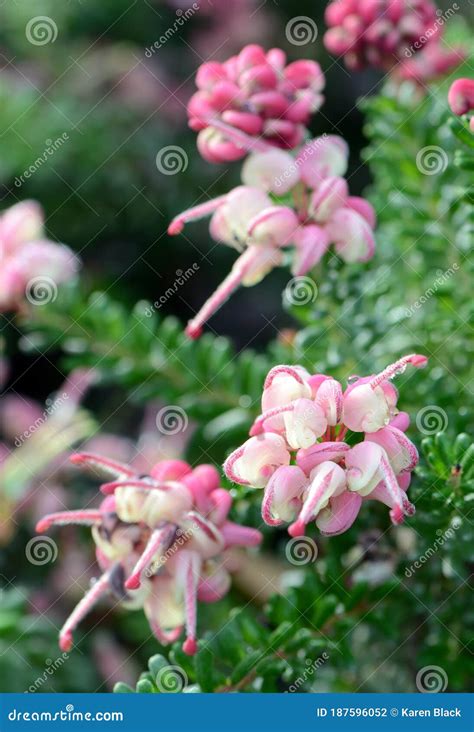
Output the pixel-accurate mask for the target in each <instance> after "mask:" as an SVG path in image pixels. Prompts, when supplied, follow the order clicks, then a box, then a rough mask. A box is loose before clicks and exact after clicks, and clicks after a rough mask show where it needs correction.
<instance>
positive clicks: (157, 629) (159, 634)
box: [150, 620, 183, 645]
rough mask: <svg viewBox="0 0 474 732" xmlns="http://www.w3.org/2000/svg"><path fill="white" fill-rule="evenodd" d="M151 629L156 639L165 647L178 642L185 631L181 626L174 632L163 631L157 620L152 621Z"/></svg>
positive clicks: (174, 629)
mask: <svg viewBox="0 0 474 732" xmlns="http://www.w3.org/2000/svg"><path fill="white" fill-rule="evenodd" d="M150 628H151V629H152V631H153V634H154V635H155V637H156V638H157V639H158V640H159V641H160V643H163V645H168V643H174V642H175V641H176V640H178V638H179V636H180V635H181V632H182V630H183V628H182V626H181V625H180V626H178V627H177V628H173V630H163V628H162V627H161V626H160V625H159V624H158V623H157V622H156V620H150Z"/></svg>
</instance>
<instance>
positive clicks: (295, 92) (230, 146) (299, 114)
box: [188, 45, 325, 163]
mask: <svg viewBox="0 0 474 732" xmlns="http://www.w3.org/2000/svg"><path fill="white" fill-rule="evenodd" d="M324 83H325V80H324V74H323V72H322V71H321V68H320V66H319V64H317V63H316V62H315V61H307V60H300V61H294V62H293V63H290V64H288V65H286V56H285V54H284V52H283V51H281V50H280V49H279V48H273V49H271V50H270V51H268V52H267V53H266V52H265V51H264V49H263V48H262V47H261V46H257V45H250V46H245V48H243V49H242V51H241V52H240V53H239V55H238V56H233V57H232V58H230V59H228V60H227V61H225V62H224V63H218V62H216V61H212V62H209V63H205V64H203V65H202V66H201V67H200V68H199V70H198V72H197V75H196V85H197V87H198V90H199V91H197V92H196V93H195V94H194V95H193V96H192V97H191V99H190V101H189V104H188V115H189V125H190V127H191V128H192V129H193V130H196V131H198V132H199V135H198V141H197V144H198V149H199V152H200V153H201V155H202V156H203V157H204V158H205V159H206V160H208V161H209V162H211V163H220V162H226V161H231V160H239V159H240V158H243V157H244V156H245V155H246V154H247V152H249V151H250V150H260V151H265V150H268V149H271V148H272V147H273V146H276V147H280V148H283V149H291V148H294V147H295V146H296V145H298V144H299V143H300V142H301V141H302V139H303V136H304V132H305V125H306V124H307V122H308V120H309V118H310V115H311V114H312V113H313V112H315V111H317V110H318V109H319V107H320V106H321V104H322V101H323V97H322V95H321V91H322V90H323V88H324Z"/></svg>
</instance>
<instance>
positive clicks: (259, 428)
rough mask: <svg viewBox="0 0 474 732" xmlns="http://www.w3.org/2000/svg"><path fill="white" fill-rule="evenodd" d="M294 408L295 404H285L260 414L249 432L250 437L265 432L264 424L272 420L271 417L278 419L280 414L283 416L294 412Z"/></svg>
mask: <svg viewBox="0 0 474 732" xmlns="http://www.w3.org/2000/svg"><path fill="white" fill-rule="evenodd" d="M294 408H295V405H294V404H285V405H284V406H282V407H273V408H272V409H267V411H266V412H263V414H260V415H259V416H258V417H257V419H256V420H255V422H254V423H253V425H252V427H251V428H250V432H249V435H250V437H254V436H255V435H259V434H261V433H262V432H263V431H264V422H265V421H266V420H267V419H270V418H271V417H276V416H277V415H278V414H283V413H284V412H292V411H293V410H294Z"/></svg>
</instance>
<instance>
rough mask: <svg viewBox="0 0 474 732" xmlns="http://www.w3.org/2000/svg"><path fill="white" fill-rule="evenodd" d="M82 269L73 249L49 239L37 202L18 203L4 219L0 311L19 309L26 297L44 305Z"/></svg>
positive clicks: (0, 223) (1, 227) (0, 249)
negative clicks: (61, 285)
mask: <svg viewBox="0 0 474 732" xmlns="http://www.w3.org/2000/svg"><path fill="white" fill-rule="evenodd" d="M78 266H79V260H78V259H77V257H76V256H75V254H73V252H72V251H71V250H70V249H69V247H67V246H65V245H64V244H56V243H55V242H52V241H50V240H49V239H47V238H46V237H45V234H44V215H43V212H42V210H41V208H40V206H39V205H38V204H37V203H36V202H35V201H23V202H22V203H17V204H16V205H15V206H12V207H11V208H9V209H7V210H6V211H4V212H3V214H2V215H1V216H0V311H2V310H12V309H16V308H18V307H19V306H20V305H21V304H22V303H23V302H24V301H25V298H26V297H28V298H29V299H30V301H31V302H35V301H36V300H37V301H38V302H42V301H44V299H45V298H46V297H48V295H49V292H50V291H51V289H52V290H55V288H56V286H57V285H58V284H60V283H61V282H66V281H67V280H69V279H71V278H72V277H73V276H74V275H75V273H76V272H77V269H78ZM30 290H31V291H30ZM53 295H54V292H51V296H53Z"/></svg>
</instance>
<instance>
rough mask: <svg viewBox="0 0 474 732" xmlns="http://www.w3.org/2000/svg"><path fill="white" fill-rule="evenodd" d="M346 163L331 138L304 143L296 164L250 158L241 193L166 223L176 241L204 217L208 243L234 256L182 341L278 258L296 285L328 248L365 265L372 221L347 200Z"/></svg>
mask: <svg viewBox="0 0 474 732" xmlns="http://www.w3.org/2000/svg"><path fill="white" fill-rule="evenodd" d="M347 162H348V148H347V145H346V143H345V142H344V140H343V139H342V138H340V137H336V136H334V135H323V136H322V137H320V138H317V139H315V140H312V141H311V142H308V143H307V144H305V145H304V146H303V147H302V148H301V149H300V150H299V151H298V155H297V157H296V158H294V157H292V156H291V155H290V153H288V152H285V151H283V150H276V149H275V150H270V151H267V152H263V153H261V152H257V153H253V154H251V155H250V156H249V157H248V158H247V160H246V161H245V164H244V166H243V169H242V181H243V183H244V185H243V186H239V187H238V188H235V189H234V190H232V191H231V192H230V193H228V194H227V195H223V196H219V197H218V198H215V199H213V200H210V201H207V202H206V203H203V204H199V205H198V206H195V207H193V208H191V209H188V210H187V211H183V213H181V214H179V215H178V216H176V217H175V219H173V221H172V222H171V224H170V226H169V229H168V232H169V233H170V234H171V235H175V234H178V233H180V232H181V231H182V229H183V227H184V225H185V224H186V223H187V222H189V221H194V220H196V219H199V218H202V217H204V216H209V215H211V216H212V218H211V222H210V227H209V230H210V234H211V236H212V238H213V239H215V240H216V241H219V242H222V243H223V244H227V246H230V247H233V248H235V249H237V251H239V252H242V253H241V254H240V257H239V258H238V259H237V260H236V262H235V264H234V267H233V268H232V271H231V272H230V274H229V275H228V276H227V277H226V278H225V280H224V281H223V282H222V284H221V285H220V286H219V287H218V289H217V290H216V292H215V293H214V294H213V295H212V296H211V297H210V298H209V300H208V301H207V302H206V303H205V305H204V306H203V307H202V309H201V310H200V312H199V313H198V314H197V315H196V316H195V317H194V318H193V319H192V320H191V321H190V323H189V324H188V327H187V333H188V335H189V336H191V337H198V336H199V335H200V334H201V331H202V326H203V324H204V323H205V322H206V321H207V320H208V319H209V318H210V316H211V315H212V314H213V313H215V312H216V311H217V310H218V308H219V307H220V306H221V305H222V304H223V303H224V302H225V300H226V299H227V298H228V297H229V296H230V295H231V294H232V292H233V291H234V290H235V289H236V288H237V287H238V286H239V285H241V284H242V285H246V286H249V285H254V284H256V283H257V282H259V281H260V280H261V279H262V278H263V277H265V275H266V274H267V273H268V272H269V271H270V270H271V269H273V268H274V267H276V266H279V265H281V264H283V262H284V256H285V254H286V259H288V253H289V255H290V256H289V258H290V260H291V271H292V273H293V275H295V276H297V277H298V276H301V275H304V274H306V273H307V272H309V271H310V270H311V269H312V268H313V267H315V266H316V264H318V262H319V261H320V260H321V258H322V257H323V255H324V254H325V253H326V252H327V250H328V249H329V247H330V245H331V244H334V248H335V250H336V252H337V254H338V255H339V256H340V257H341V258H342V259H344V260H345V261H346V262H365V261H367V260H368V259H370V257H372V256H373V253H374V249H375V241H374V235H373V229H374V227H375V213H374V211H373V209H372V206H371V205H370V204H369V203H368V202H367V201H365V200H364V199H363V198H359V197H357V196H350V195H349V190H348V185H347V182H346V180H345V179H344V178H343V177H342V176H343V175H344V174H345V172H346V170H347ZM282 196H285V198H284V199H283V198H282ZM288 199H290V200H291V205H290V204H288ZM283 204H284V205H283Z"/></svg>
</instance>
